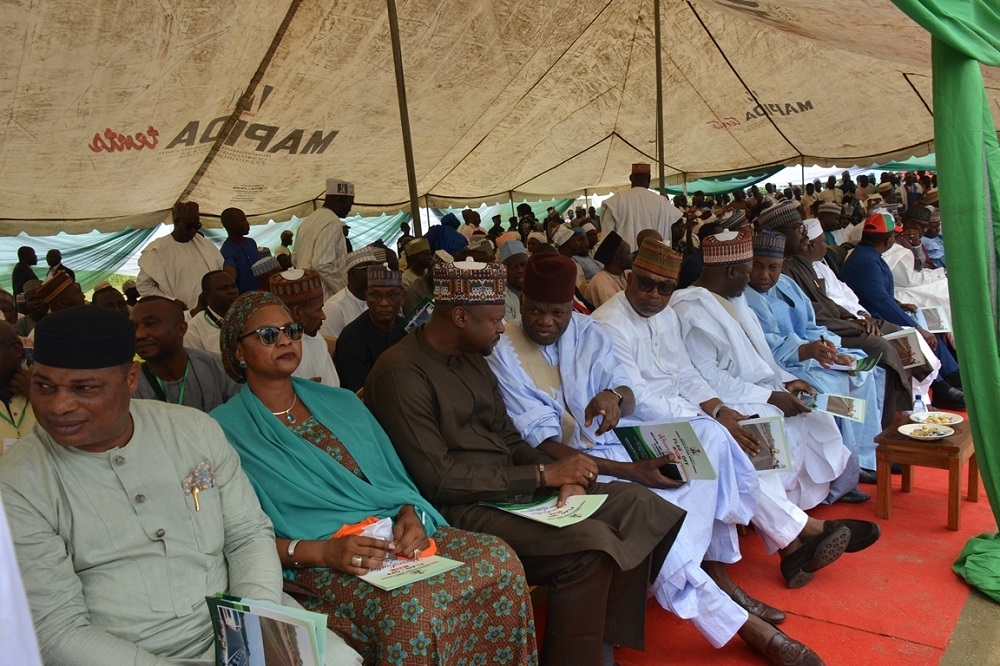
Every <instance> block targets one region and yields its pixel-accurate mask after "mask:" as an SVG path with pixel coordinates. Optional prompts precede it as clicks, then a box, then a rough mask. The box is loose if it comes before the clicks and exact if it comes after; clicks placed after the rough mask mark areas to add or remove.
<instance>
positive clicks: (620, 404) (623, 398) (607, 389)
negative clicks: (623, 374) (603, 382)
mask: <svg viewBox="0 0 1000 666" xmlns="http://www.w3.org/2000/svg"><path fill="white" fill-rule="evenodd" d="M604 390H605V391H611V392H612V393H614V394H615V395H616V396H618V406H619V407H621V406H622V402H623V401H624V400H625V396H623V395H622V394H621V393H619V392H618V391H616V390H614V389H613V388H606V389H604Z"/></svg>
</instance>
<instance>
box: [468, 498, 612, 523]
mask: <svg viewBox="0 0 1000 666" xmlns="http://www.w3.org/2000/svg"><path fill="white" fill-rule="evenodd" d="M607 498H608V496H607V495H572V496H570V497H568V498H567V499H566V504H564V505H563V506H561V507H556V502H557V500H558V499H559V498H558V497H547V498H545V499H543V500H539V501H537V502H531V503H529V504H506V503H502V502H483V503H482V504H484V505H486V506H492V507H494V508H496V509H500V510H501V511H506V512H508V513H513V514H515V515H517V516H521V517H522V518H528V519H529V520H535V521H538V522H540V523H545V524H546V525H551V526H552V527H566V526H567V525H573V524H574V523H578V522H580V521H581V520H586V519H587V518H590V517H591V516H592V515H594V512H595V511H597V510H598V509H599V508H601V505H602V504H604V500H606V499H607Z"/></svg>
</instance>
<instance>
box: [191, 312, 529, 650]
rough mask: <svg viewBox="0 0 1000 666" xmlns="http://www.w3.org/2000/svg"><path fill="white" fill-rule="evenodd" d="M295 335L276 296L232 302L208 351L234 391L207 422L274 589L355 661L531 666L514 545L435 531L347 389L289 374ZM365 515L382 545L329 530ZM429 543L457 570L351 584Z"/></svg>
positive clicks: (296, 328)
mask: <svg viewBox="0 0 1000 666" xmlns="http://www.w3.org/2000/svg"><path fill="white" fill-rule="evenodd" d="M301 337H302V327H301V325H299V324H296V323H294V322H293V321H292V318H291V316H290V315H289V313H288V310H287V309H286V308H285V306H284V304H283V303H282V302H281V300H280V299H278V298H277V297H276V296H273V295H271V294H268V293H265V292H248V293H245V294H243V295H242V296H240V297H239V298H238V299H237V300H236V302H235V303H233V305H232V306H231V307H230V309H229V311H228V313H227V314H226V317H225V320H224V321H223V324H222V332H221V347H222V353H223V365H224V366H225V368H226V372H227V373H229V375H230V376H231V377H232V378H233V379H234V380H236V381H238V382H241V383H243V382H245V383H246V386H245V387H244V388H243V390H242V391H240V393H239V394H238V395H236V396H235V397H233V398H231V399H230V400H229V402H228V403H226V404H225V405H222V406H221V407H219V408H218V409H216V410H214V411H213V412H212V414H211V415H212V417H213V418H215V420H216V421H218V422H219V424H220V425H221V426H222V428H223V430H224V431H225V432H226V435H227V437H228V438H229V441H230V443H232V445H233V446H234V447H235V448H236V450H237V451H238V452H239V454H240V458H241V460H242V463H243V469H244V470H245V471H246V473H247V475H248V476H249V477H250V481H251V483H252V484H253V486H254V489H255V490H256V491H257V495H258V497H259V498H260V503H261V506H262V507H263V508H264V511H265V512H266V513H267V514H268V515H269V516H270V518H271V520H272V521H273V523H274V530H275V534H276V536H277V539H276V541H277V544H276V545H277V549H278V554H279V556H280V557H281V562H282V566H283V567H284V568H285V579H286V580H285V582H286V584H285V588H286V591H288V592H289V593H290V594H292V595H293V596H295V597H296V598H297V599H298V600H299V601H300V602H301V603H302V604H303V605H304V606H305V607H306V608H309V609H311V610H317V611H320V612H325V613H327V614H328V617H329V627H330V628H331V629H333V630H335V631H337V632H338V633H340V634H341V635H343V636H344V638H345V639H347V640H348V642H349V643H351V645H352V647H354V648H355V649H356V650H357V651H358V652H359V653H361V655H362V656H363V657H364V658H365V663H366V664H372V663H374V664H452V663H458V662H459V661H462V663H481V664H492V663H498V664H500V663H504V664H534V663H536V662H537V655H536V650H535V636H534V622H533V619H532V611H531V602H530V599H529V598H528V596H527V584H526V583H525V580H524V570H523V568H522V567H521V564H520V562H519V561H518V560H517V557H516V556H515V555H514V553H513V551H511V550H510V548H509V547H508V546H507V544H505V543H504V542H503V541H501V540H500V539H497V538H496V537H493V536H489V535H484V534H476V533H472V532H464V531H462V530H457V529H454V528H450V527H448V526H447V524H446V523H445V520H444V518H442V517H441V515H440V514H439V513H438V512H437V511H436V510H435V509H434V507H433V506H431V504H430V503H429V502H427V501H426V500H425V499H424V498H423V497H421V496H420V493H419V492H418V491H417V489H416V486H414V484H413V482H412V481H411V480H410V478H409V476H408V475H407V473H406V470H405V469H404V468H403V465H402V463H401V462H400V460H399V458H398V457H397V455H396V452H395V450H394V449H393V447H392V443H391V442H390V441H389V439H388V437H387V436H386V434H385V432H384V431H383V430H382V428H381V426H379V424H378V422H377V421H376V420H375V419H374V417H372V415H371V414H370V413H369V412H368V410H367V408H366V407H365V406H364V404H363V403H362V402H361V401H360V400H359V399H358V398H357V397H356V396H355V395H354V394H353V393H351V392H350V391H346V390H343V389H334V388H329V387H326V386H322V385H320V384H316V383H313V382H309V381H305V380H302V379H298V378H293V377H292V376H291V375H292V372H293V371H294V370H295V368H296V367H297V366H298V363H299V360H300V357H301V343H300V342H299V340H300V339H301ZM371 518H376V519H382V518H391V519H392V521H393V529H392V532H393V533H392V538H391V540H389V539H376V538H374V537H369V536H362V535H360V534H357V533H348V534H345V533H344V532H342V528H345V527H348V526H352V525H356V524H358V523H362V522H363V521H365V520H366V519H371ZM347 531H348V532H350V530H347ZM435 548H436V553H437V554H438V555H442V556H444V557H450V558H451V559H454V560H458V561H460V562H463V563H464V564H463V565H462V566H460V567H458V568H456V569H452V570H450V571H448V572H445V573H443V574H439V575H437V576H434V577H432V578H429V579H426V580H422V581H418V582H416V583H413V584H410V585H406V586H404V587H401V588H398V589H396V590H394V591H392V592H386V591H383V590H381V589H378V588H376V587H373V586H372V585H370V584H368V583H367V582H365V581H362V580H360V579H359V578H358V576H361V575H364V574H366V573H368V571H369V570H370V569H373V568H378V567H379V566H380V565H381V564H382V562H383V560H384V559H385V558H387V557H389V556H390V555H397V556H399V555H401V556H403V557H406V558H413V557H421V555H426V553H427V552H428V551H432V550H434V549H435Z"/></svg>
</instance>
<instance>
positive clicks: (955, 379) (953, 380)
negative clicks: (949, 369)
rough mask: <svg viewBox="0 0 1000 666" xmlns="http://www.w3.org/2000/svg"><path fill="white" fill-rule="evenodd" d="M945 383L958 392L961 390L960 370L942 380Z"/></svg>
mask: <svg viewBox="0 0 1000 666" xmlns="http://www.w3.org/2000/svg"><path fill="white" fill-rule="evenodd" d="M944 380H945V381H946V382H948V383H949V384H951V385H952V386H954V387H955V388H957V389H958V390H959V391H961V390H962V372H961V370H956V371H955V372H953V373H951V374H950V375H948V376H947V377H945V378H944Z"/></svg>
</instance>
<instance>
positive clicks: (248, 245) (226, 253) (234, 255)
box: [221, 208, 260, 294]
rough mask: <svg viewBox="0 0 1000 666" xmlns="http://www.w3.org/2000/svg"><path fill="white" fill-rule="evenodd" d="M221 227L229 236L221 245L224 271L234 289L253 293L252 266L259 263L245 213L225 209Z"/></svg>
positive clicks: (255, 282) (255, 286)
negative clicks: (234, 284)
mask: <svg viewBox="0 0 1000 666" xmlns="http://www.w3.org/2000/svg"><path fill="white" fill-rule="evenodd" d="M221 218H222V226H223V227H224V228H225V229H226V233H227V234H228V235H229V237H228V238H226V241H225V242H224V243H223V244H222V261H223V267H222V270H224V271H225V272H226V273H228V274H229V275H230V277H232V278H233V279H234V280H236V288H237V289H239V290H240V293H241V294H242V293H243V292H244V291H254V290H255V289H256V288H257V279H256V278H255V277H254V276H253V268H252V267H253V265H254V264H256V263H257V262H258V261H260V252H258V251H257V243H256V241H254V239H252V238H250V237H249V236H248V235H247V234H249V233H250V222H249V221H247V216H246V213H244V212H243V211H242V210H240V209H239V208H227V209H226V210H224V211H222V216H221Z"/></svg>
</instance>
